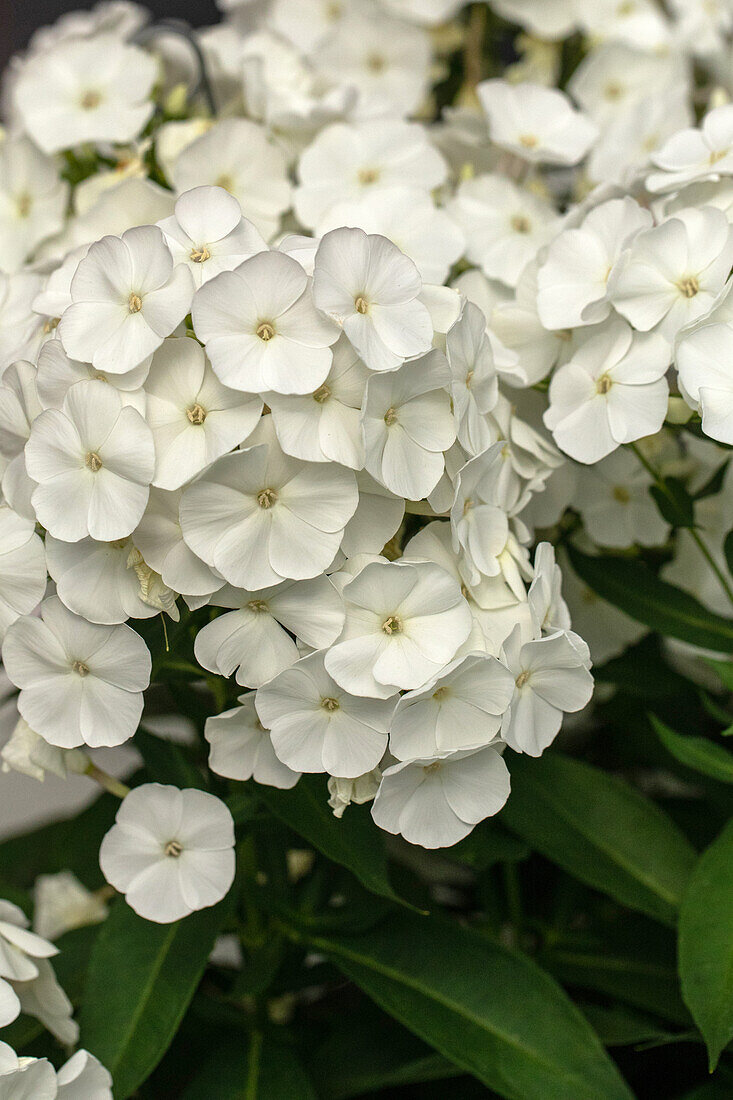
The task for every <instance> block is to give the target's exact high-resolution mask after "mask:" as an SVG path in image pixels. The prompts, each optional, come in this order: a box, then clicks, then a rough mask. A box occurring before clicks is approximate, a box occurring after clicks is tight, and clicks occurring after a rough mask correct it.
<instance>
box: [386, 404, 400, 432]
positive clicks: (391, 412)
mask: <svg viewBox="0 0 733 1100" xmlns="http://www.w3.org/2000/svg"><path fill="white" fill-rule="evenodd" d="M384 423H385V424H386V425H387V427H388V428H391V427H392V425H393V424H396V423H397V410H396V409H395V408H393V407H392V406H390V407H389V408H388V409H387V411H386V413H385V414H384Z"/></svg>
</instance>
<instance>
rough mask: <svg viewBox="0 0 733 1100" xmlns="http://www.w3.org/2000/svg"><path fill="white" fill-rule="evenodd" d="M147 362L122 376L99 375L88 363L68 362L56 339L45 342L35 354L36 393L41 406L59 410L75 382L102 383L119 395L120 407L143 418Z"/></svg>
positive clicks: (148, 360)
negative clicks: (36, 356)
mask: <svg viewBox="0 0 733 1100" xmlns="http://www.w3.org/2000/svg"><path fill="white" fill-rule="evenodd" d="M149 369H150V359H144V360H143V362H142V363H140V364H139V365H138V366H137V367H133V369H132V370H130V371H127V373H126V374H109V375H107V374H102V373H101V371H98V370H95V368H94V367H93V366H92V365H91V363H80V362H78V360H76V359H70V358H69V356H68V355H67V354H66V352H65V351H64V348H63V345H62V343H61V341H60V340H48V341H47V342H46V343H45V344H44V345H43V347H42V348H41V350H40V352H39V355H38V367H37V369H36V391H37V393H38V400H39V402H40V404H41V407H42V408H44V409H60V408H61V407H62V405H63V403H64V398H65V397H66V394H67V393H68V392H69V390H70V389H71V387H72V386H73V385H74V384H75V383H76V382H89V381H98V382H106V383H107V384H108V385H109V386H112V388H113V389H115V390H117V392H118V393H119V395H120V397H121V399H122V404H123V405H131V406H132V408H133V409H137V411H138V412H139V413H140V414H141V415H142V416H145V410H146V399H145V390H144V389H143V383H144V382H145V379H146V378H147V376H148V371H149Z"/></svg>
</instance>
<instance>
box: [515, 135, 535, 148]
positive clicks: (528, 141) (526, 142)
mask: <svg viewBox="0 0 733 1100" xmlns="http://www.w3.org/2000/svg"><path fill="white" fill-rule="evenodd" d="M539 143H540V142H539V138H538V137H537V135H536V134H520V135H519V144H520V145H523V146H524V148H525V149H535V148H536V147H537V146H538V145H539Z"/></svg>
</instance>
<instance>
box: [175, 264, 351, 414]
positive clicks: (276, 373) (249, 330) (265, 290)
mask: <svg viewBox="0 0 733 1100" xmlns="http://www.w3.org/2000/svg"><path fill="white" fill-rule="evenodd" d="M192 316H193V322H194V326H195V329H196V332H197V334H198V336H199V337H200V339H201V340H203V342H204V343H205V345H206V351H207V354H208V356H209V358H210V360H211V365H212V367H213V368H214V372H215V374H216V375H217V377H218V378H219V380H220V381H221V382H223V383H224V385H225V386H229V387H231V388H232V389H235V390H245V391H247V392H248V393H262V392H265V391H267V390H273V391H275V392H276V393H285V394H290V393H300V394H304V393H311V392H313V391H314V390H316V389H317V388H318V387H319V386H320V385H322V384H323V382H324V381H325V379H326V376H327V374H328V372H329V369H330V367H331V362H332V354H331V345H332V344H334V343H335V342H336V340H337V339H338V336H339V330H338V328H337V326H336V325H335V324H333V323H332V322H329V321H328V320H327V319H326V318H325V317H323V316H322V315H321V314H320V313H318V312H317V311H316V308H315V305H314V295H313V294H312V293H311V286H310V282H309V279H308V276H307V275H306V273H305V271H304V270H303V268H302V267H301V265H300V264H299V263H298V262H297V260H294V259H292V258H291V257H290V256H286V255H285V254H284V253H282V252H262V253H260V254H259V255H256V256H253V257H252V258H251V259H249V260H245V262H244V263H243V264H241V265H240V266H239V267H237V268H236V269H235V270H234V271H226V272H222V274H220V275H218V276H216V278H215V279H212V280H210V281H209V282H207V283H206V284H205V285H204V286H203V287H201V289H200V290H199V291H198V292H197V294H196V297H195V299H194V303H193V310H192Z"/></svg>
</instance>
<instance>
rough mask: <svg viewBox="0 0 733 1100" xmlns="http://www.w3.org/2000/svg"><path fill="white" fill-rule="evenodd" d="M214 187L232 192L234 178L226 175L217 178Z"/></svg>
mask: <svg viewBox="0 0 733 1100" xmlns="http://www.w3.org/2000/svg"><path fill="white" fill-rule="evenodd" d="M216 186H217V187H222V188H223V189H224V190H225V191H229V192H232V191H234V177H233V176H228V175H226V174H224V175H222V176H219V178H218V180H217V181H216Z"/></svg>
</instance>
